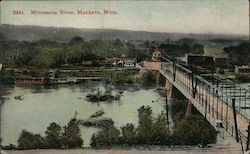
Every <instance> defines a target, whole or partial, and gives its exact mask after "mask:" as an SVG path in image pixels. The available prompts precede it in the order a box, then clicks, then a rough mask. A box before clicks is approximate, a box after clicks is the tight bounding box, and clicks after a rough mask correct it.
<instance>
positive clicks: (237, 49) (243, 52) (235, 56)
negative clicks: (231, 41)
mask: <svg viewBox="0 0 250 154" xmlns="http://www.w3.org/2000/svg"><path fill="white" fill-rule="evenodd" d="M224 51H225V53H227V54H229V58H230V63H231V64H233V65H247V64H248V63H249V61H250V54H249V51H250V42H246V43H241V44H240V45H238V46H229V47H225V48H224Z"/></svg>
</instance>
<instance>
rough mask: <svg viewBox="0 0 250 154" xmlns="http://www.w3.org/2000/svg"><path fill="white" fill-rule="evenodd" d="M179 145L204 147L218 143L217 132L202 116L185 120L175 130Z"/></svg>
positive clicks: (194, 116)
mask: <svg viewBox="0 0 250 154" xmlns="http://www.w3.org/2000/svg"><path fill="white" fill-rule="evenodd" d="M175 137H176V142H177V144H182V145H197V144H201V145H202V147H204V146H206V145H207V144H209V143H214V142H215V141H216V131H215V130H214V128H213V127H212V126H211V125H210V124H209V123H208V122H207V121H206V120H205V119H204V117H202V116H197V115H193V116H189V117H186V118H184V119H183V120H182V121H181V122H180V123H179V124H178V126H177V128H176V129H175Z"/></svg>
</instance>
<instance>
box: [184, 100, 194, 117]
mask: <svg viewBox="0 0 250 154" xmlns="http://www.w3.org/2000/svg"><path fill="white" fill-rule="evenodd" d="M192 107H193V104H192V102H191V101H188V105H187V110H186V117H188V116H190V115H191V114H192Z"/></svg>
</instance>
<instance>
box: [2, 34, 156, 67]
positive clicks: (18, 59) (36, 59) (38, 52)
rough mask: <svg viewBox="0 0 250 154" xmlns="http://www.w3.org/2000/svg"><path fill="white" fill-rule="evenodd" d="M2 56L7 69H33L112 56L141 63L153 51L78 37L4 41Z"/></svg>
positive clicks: (132, 45)
mask: <svg viewBox="0 0 250 154" xmlns="http://www.w3.org/2000/svg"><path fill="white" fill-rule="evenodd" d="M0 40H1V41H0V47H1V55H0V56H2V57H4V61H3V63H4V66H6V67H20V66H33V67H38V68H48V67H49V68H53V67H58V66H60V65H62V64H74V65H75V64H81V63H82V62H83V61H88V60H101V59H104V57H105V58H112V57H134V58H137V60H138V61H140V60H143V59H147V58H150V57H151V52H152V51H149V49H147V48H144V47H141V46H138V45H137V46H135V45H134V44H132V43H129V42H125V41H120V40H119V39H117V40H113V41H108V40H89V41H85V40H83V39H82V38H80V37H77V36H76V37H74V38H72V39H71V41H70V42H68V43H61V42H52V41H47V40H40V41H35V42H26V41H11V40H7V39H4V37H1V38H0Z"/></svg>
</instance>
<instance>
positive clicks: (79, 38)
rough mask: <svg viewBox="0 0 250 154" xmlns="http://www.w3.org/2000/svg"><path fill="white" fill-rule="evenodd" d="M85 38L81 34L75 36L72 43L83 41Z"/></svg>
mask: <svg viewBox="0 0 250 154" xmlns="http://www.w3.org/2000/svg"><path fill="white" fill-rule="evenodd" d="M82 41H83V38H82V37H80V36H75V37H73V38H72V39H71V40H70V43H78V42H82Z"/></svg>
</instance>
